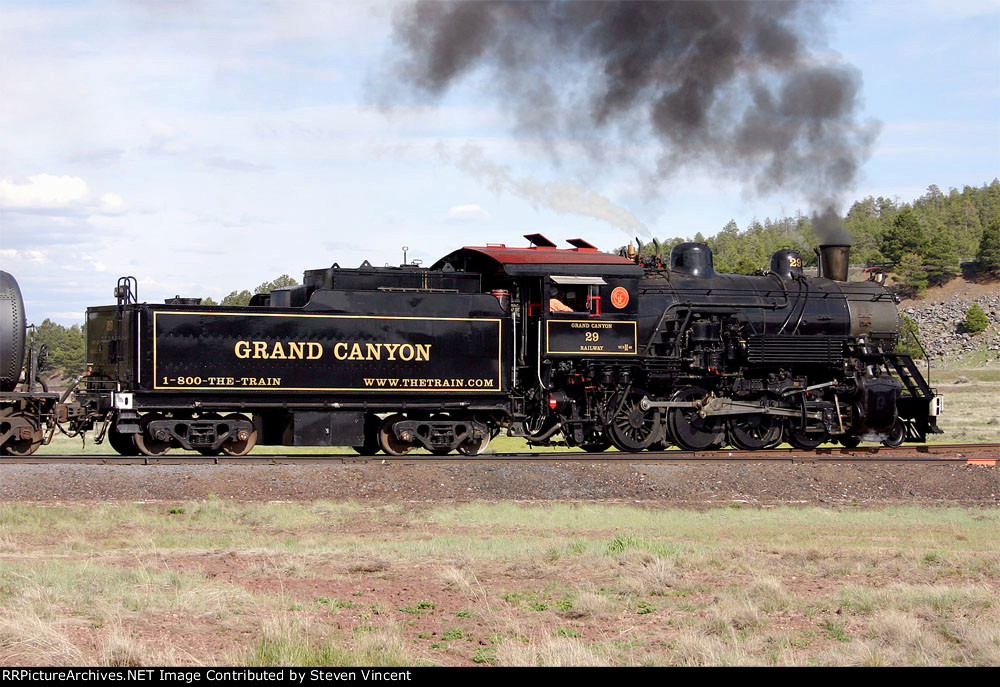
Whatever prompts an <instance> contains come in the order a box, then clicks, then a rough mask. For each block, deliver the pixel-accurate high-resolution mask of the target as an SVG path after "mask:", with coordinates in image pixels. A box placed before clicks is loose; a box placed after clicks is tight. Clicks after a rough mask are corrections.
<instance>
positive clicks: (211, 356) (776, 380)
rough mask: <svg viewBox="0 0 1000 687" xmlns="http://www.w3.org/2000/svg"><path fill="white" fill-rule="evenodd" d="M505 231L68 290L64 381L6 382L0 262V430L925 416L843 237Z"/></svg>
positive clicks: (901, 431)
mask: <svg viewBox="0 0 1000 687" xmlns="http://www.w3.org/2000/svg"><path fill="white" fill-rule="evenodd" d="M525 238H526V239H528V241H529V244H530V245H529V246H527V247H516V248H515V247H508V246H505V245H501V244H488V245H486V246H470V247H465V248H461V249H459V250H456V251H454V252H452V253H450V254H449V255H446V256H445V257H443V258H441V259H440V260H438V261H437V262H436V263H434V264H433V265H431V266H430V267H429V268H424V267H420V266H418V265H415V264H403V265H400V266H398V267H389V266H386V267H374V266H372V265H371V264H369V263H368V262H367V261H366V262H365V263H363V264H362V265H361V266H360V267H358V268H356V269H354V268H342V267H340V266H339V265H337V264H334V265H333V266H331V267H329V268H324V269H317V270H309V271H307V272H305V275H304V280H303V284H302V285H299V286H290V287H284V288H279V289H276V290H274V291H272V292H270V293H268V294H258V295H256V296H254V297H253V299H252V300H251V302H250V304H249V305H248V306H246V307H226V306H215V305H212V306H207V305H201V304H200V301H199V300H198V299H186V298H173V299H168V300H167V301H166V302H164V303H162V304H158V303H140V302H138V299H137V284H136V282H135V280H134V279H133V278H131V277H123V278H122V279H120V280H119V282H118V285H117V287H116V289H115V296H116V301H117V302H116V303H115V304H114V305H108V306H101V307H93V308H90V309H88V311H87V325H86V332H87V334H86V336H87V373H86V375H85V376H84V377H83V378H82V379H81V381H80V383H79V387H78V388H77V389H76V390H75V396H74V397H73V400H68V399H67V397H56V396H55V395H54V394H47V393H45V392H44V391H41V392H39V391H35V390H34V389H33V388H31V382H32V381H33V380H34V378H35V376H34V371H33V369H32V370H29V372H28V373H27V375H26V380H27V381H26V382H25V386H24V389H23V390H22V391H20V392H18V391H15V390H14V387H15V385H16V384H17V381H18V377H19V375H20V370H21V368H22V367H24V368H25V369H28V368H30V367H31V361H30V356H29V364H27V365H22V360H21V358H22V357H23V338H24V336H23V331H24V321H23V308H22V307H21V301H20V293H19V292H18V291H17V285H16V282H14V281H13V278H12V277H10V275H7V274H6V273H2V274H3V275H4V276H3V283H2V289H0V299H2V300H4V301H5V302H6V303H9V304H11V305H12V308H13V310H15V311H18V313H19V314H16V315H14V316H12V317H11V316H7V315H6V308H0V310H2V311H3V317H4V318H6V319H2V318H0V319H2V321H0V327H3V331H4V333H5V337H4V345H3V350H2V351H0V355H2V356H3V359H2V360H0V365H2V369H0V373H2V375H3V376H2V377H0V385H2V386H0V447H2V449H3V450H4V451H5V452H8V453H14V454H25V453H30V452H31V451H33V450H34V449H36V448H37V447H38V445H40V444H41V443H42V442H43V441H45V440H46V439H47V437H49V436H51V434H52V432H53V431H54V428H63V427H67V428H68V431H70V432H83V431H88V430H91V429H95V428H96V429H98V430H99V434H98V440H99V441H104V440H107V441H108V442H109V443H110V444H111V446H112V447H113V448H114V449H115V450H116V451H117V452H118V453H121V454H123V455H137V454H144V455H147V456H159V455H162V454H164V453H166V452H167V451H168V450H169V449H170V448H172V447H179V448H184V449H188V450H196V451H200V452H201V453H203V454H207V455H214V454H219V453H224V454H227V455H233V456H240V455H245V454H246V453H248V452H249V451H250V450H251V449H252V448H253V447H254V446H255V445H257V444H266V445H284V446H300V445H306V446H353V447H355V449H356V450H357V451H358V452H359V453H361V454H366V455H371V454H374V453H376V452H378V451H383V452H385V453H386V454H389V455H394V456H396V455H403V454H406V453H407V452H409V451H411V450H413V449H415V448H418V447H419V448H424V449H427V450H429V451H430V452H431V453H434V454H438V455H441V454H447V453H448V452H450V451H458V452H460V453H463V454H466V455H476V454H478V453H480V452H482V451H483V450H484V449H485V448H486V447H487V445H488V444H489V441H490V439H491V438H492V437H495V436H497V435H498V434H499V433H500V432H505V433H506V434H507V435H509V436H514V437H523V438H524V439H526V440H527V441H528V442H529V443H531V444H536V445H541V444H548V443H551V442H554V441H558V440H560V438H561V440H563V441H565V442H566V443H567V444H569V445H570V446H579V447H581V448H583V449H585V450H588V451H602V450H605V449H607V448H609V447H610V446H615V447H616V448H618V449H619V450H622V451H631V452H634V451H644V450H654V451H655V450H663V449H665V448H667V447H669V446H671V445H675V446H677V447H680V448H682V449H687V450H708V449H714V448H719V447H722V446H725V445H731V446H733V447H735V448H737V449H745V450H759V449H763V448H768V447H772V446H776V445H778V444H780V443H782V442H784V441H787V442H789V443H791V444H792V445H793V446H796V447H798V448H801V449H810V448H815V447H817V446H819V445H820V444H822V443H824V442H839V443H840V444H841V445H844V446H848V447H853V446H857V445H858V444H859V443H860V442H862V441H866V442H881V443H883V444H886V445H890V446H892V445H899V444H901V443H902V442H904V441H911V442H923V441H925V440H926V437H927V435H928V434H929V433H937V432H940V431H941V430H940V429H938V427H937V416H938V415H939V414H940V411H941V402H940V398H939V397H938V396H937V395H936V394H935V392H934V389H932V388H931V387H930V386H929V384H928V383H927V381H926V380H925V378H924V377H923V376H922V375H921V374H920V371H919V370H918V368H917V367H916V366H915V364H914V363H913V361H912V360H911V358H910V357H909V356H908V355H905V354H902V353H896V352H894V347H895V344H896V342H897V338H898V336H899V318H898V315H897V308H896V300H895V298H894V296H893V295H892V294H891V293H890V292H889V291H888V290H887V289H885V288H884V287H883V286H882V285H881V284H880V283H877V282H875V281H864V282H849V281H847V266H848V250H849V248H848V247H847V246H832V245H831V246H822V247H821V248H820V251H819V252H820V270H819V273H820V276H818V277H809V276H806V275H805V274H804V273H803V269H802V257H801V255H799V254H798V253H797V252H795V251H793V250H781V251H778V252H777V253H775V254H774V256H772V258H771V264H770V269H768V270H764V271H759V272H758V273H757V274H755V275H737V274H719V273H716V272H715V270H714V267H713V260H712V252H711V250H710V248H709V246H708V245H707V244H704V243H683V244H680V245H678V246H676V247H674V248H673V249H672V250H671V252H670V255H669V257H666V258H665V257H663V256H651V257H650V256H645V257H643V256H640V255H639V254H637V253H636V252H635V251H632V252H629V253H626V252H624V251H623V252H622V253H620V254H617V255H615V254H609V253H603V252H600V251H598V250H597V248H595V247H594V246H592V245H591V244H589V243H587V242H586V241H583V240H581V239H573V240H570V241H569V244H570V247H569V248H563V249H560V248H558V247H557V246H556V244H554V243H553V242H551V241H549V240H548V239H546V238H545V237H544V236H542V235H540V234H529V235H527V236H526V237H525ZM19 318H20V319H19ZM8 333H9V334H10V336H8Z"/></svg>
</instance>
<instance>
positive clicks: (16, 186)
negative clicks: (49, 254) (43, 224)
mask: <svg viewBox="0 0 1000 687" xmlns="http://www.w3.org/2000/svg"><path fill="white" fill-rule="evenodd" d="M92 196H93V194H92V193H91V190H90V186H89V185H88V184H87V182H86V181H84V180H83V179H81V178H80V177H74V176H57V175H55V174H45V173H42V174H34V175H32V176H29V177H28V178H27V181H18V180H16V179H14V178H13V177H0V208H5V209H8V210H22V211H32V212H39V211H41V214H45V212H44V211H46V210H50V211H58V212H59V213H60V214H62V213H65V212H67V211H68V212H70V213H71V214H76V215H79V216H87V215H95V214H101V215H119V214H121V213H123V212H124V211H125V201H124V200H123V199H122V197H121V196H120V195H118V194H117V193H105V194H103V195H102V196H101V197H100V198H99V199H98V200H96V201H94V200H92ZM52 221H53V222H54V223H55V224H59V223H62V222H63V221H64V219H63V218H61V217H57V216H56V217H53V218H52Z"/></svg>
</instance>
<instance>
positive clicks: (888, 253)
mask: <svg viewBox="0 0 1000 687" xmlns="http://www.w3.org/2000/svg"><path fill="white" fill-rule="evenodd" d="M879 249H880V250H881V251H882V255H884V256H885V257H886V258H887V259H889V260H892V261H893V262H899V261H900V260H901V259H902V257H903V256H904V255H906V254H907V253H915V254H916V255H918V256H920V255H923V254H924V251H925V250H927V238H926V237H925V236H924V230H923V229H922V228H921V226H920V220H919V218H918V217H917V213H916V212H914V211H913V208H903V209H902V210H901V211H900V212H899V214H897V215H896V217H895V218H894V219H893V220H892V224H890V225H889V227H888V228H886V230H885V231H883V232H882V236H881V237H880V239H879Z"/></svg>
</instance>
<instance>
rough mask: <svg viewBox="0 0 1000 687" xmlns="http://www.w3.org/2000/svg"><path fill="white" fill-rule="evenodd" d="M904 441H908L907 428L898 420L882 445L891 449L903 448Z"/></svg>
mask: <svg viewBox="0 0 1000 687" xmlns="http://www.w3.org/2000/svg"><path fill="white" fill-rule="evenodd" d="M904 439H906V427H904V426H903V423H902V422H900V421H899V420H896V424H894V425H893V426H892V429H891V430H889V436H887V437H886V438H885V441H883V442H882V445H883V446H890V447H893V446H902V445H903V440H904Z"/></svg>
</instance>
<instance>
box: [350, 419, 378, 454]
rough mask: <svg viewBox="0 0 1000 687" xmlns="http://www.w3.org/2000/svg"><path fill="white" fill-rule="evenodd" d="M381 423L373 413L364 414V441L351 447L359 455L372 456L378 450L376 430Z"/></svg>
mask: <svg viewBox="0 0 1000 687" xmlns="http://www.w3.org/2000/svg"><path fill="white" fill-rule="evenodd" d="M381 424H382V420H381V419H379V416H378V415H376V414H375V413H368V414H367V415H365V429H364V433H365V443H363V444H362V445H361V446H353V447H352V448H353V449H354V450H355V451H357V453H358V454H359V455H362V456H374V455H375V454H376V453H378V452H379V450H380V448H381V447H380V446H379V443H378V430H379V425H381Z"/></svg>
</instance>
